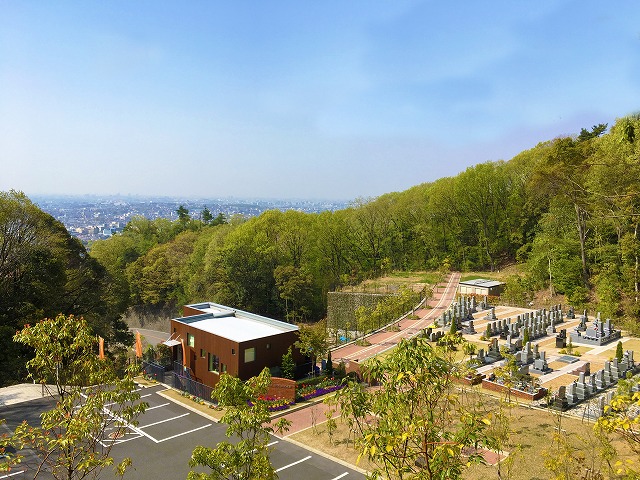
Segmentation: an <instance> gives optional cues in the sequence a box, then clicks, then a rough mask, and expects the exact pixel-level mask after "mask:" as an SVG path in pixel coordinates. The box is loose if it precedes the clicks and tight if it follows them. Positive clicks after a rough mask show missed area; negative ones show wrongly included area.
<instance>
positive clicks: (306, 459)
mask: <svg viewBox="0 0 640 480" xmlns="http://www.w3.org/2000/svg"><path fill="white" fill-rule="evenodd" d="M164 389H165V387H163V386H162V385H156V386H154V387H150V388H143V389H141V390H140V395H141V397H142V398H141V401H145V402H147V403H148V404H149V408H148V409H147V411H146V412H145V413H144V415H142V416H141V417H140V418H139V424H138V425H137V426H135V427H134V426H131V427H129V429H128V432H127V434H126V435H125V436H124V437H122V438H120V439H118V440H116V441H115V445H114V446H113V449H112V452H111V453H112V456H113V457H114V458H115V460H116V462H119V461H120V460H122V459H123V458H125V457H130V458H131V459H132V460H133V466H132V467H131V470H129V471H128V473H127V475H126V478H131V479H169V480H173V479H184V478H186V477H187V473H188V472H189V465H188V462H189V458H190V457H191V452H192V451H193V449H194V448H195V447H196V446H197V445H204V446H209V447H215V445H216V444H217V443H218V442H220V441H222V440H227V437H226V436H225V431H226V426H225V425H222V424H218V423H216V422H214V421H213V420H212V419H211V418H209V417H207V416H204V415H200V414H198V413H195V412H194V411H191V410H189V409H187V408H186V407H185V406H183V405H180V404H177V403H173V402H172V401H170V400H169V399H167V398H166V397H163V396H161V395H159V394H158V392H160V391H161V390H164ZM52 405H53V402H52V400H50V399H47V398H45V399H40V400H33V401H29V402H23V403H20V404H17V405H12V406H11V407H2V408H0V418H6V420H7V425H6V426H2V427H1V428H0V433H3V431H7V428H15V426H16V425H17V424H18V423H20V422H21V421H22V419H25V418H26V419H28V421H29V422H30V423H32V424H37V422H38V419H39V414H40V413H41V412H42V411H43V410H45V409H48V408H51V406H52ZM270 445H271V447H272V453H271V461H272V464H273V465H274V467H275V468H276V470H277V471H278V475H279V478H280V479H282V480H298V479H300V478H304V479H305V480H337V479H342V478H344V479H345V480H350V479H363V478H364V475H363V474H361V473H360V472H358V471H356V470H354V469H352V468H349V467H345V466H344V465H342V464H341V463H338V462H336V461H334V460H333V459H330V458H327V457H324V456H322V455H319V454H317V453H316V452H311V451H309V450H306V449H305V448H303V447H301V446H299V445H295V444H293V443H291V442H288V441H286V439H281V438H277V437H275V436H274V437H272V440H271V444H270ZM30 460H31V461H29V462H27V463H26V464H25V465H24V466H21V467H20V468H19V469H14V471H13V472H11V473H8V474H6V473H0V480H4V479H6V480H19V479H20V480H21V479H28V478H33V475H31V476H29V472H30V471H33V469H34V468H35V465H36V464H35V462H34V461H33V459H30ZM203 471H205V470H203ZM7 475H11V476H7ZM42 478H45V477H42ZM99 478H101V479H103V480H111V479H115V478H116V477H115V476H114V474H113V472H112V471H111V470H110V469H105V470H103V472H102V474H101V475H100V477H99Z"/></svg>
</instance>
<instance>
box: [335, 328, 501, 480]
mask: <svg viewBox="0 0 640 480" xmlns="http://www.w3.org/2000/svg"><path fill="white" fill-rule="evenodd" d="M463 372H464V370H463V369H462V367H461V364H458V363H456V362H454V361H453V356H452V355H451V354H450V351H449V350H448V349H446V348H439V347H434V346H432V345H431V344H430V343H429V342H428V341H427V340H426V339H425V338H422V337H419V338H414V339H411V340H403V341H402V342H401V343H400V344H399V345H398V347H397V348H396V349H394V350H393V351H392V352H391V353H390V354H389V355H387V356H386V357H384V358H382V359H378V358H374V359H371V360H368V361H367V362H366V363H365V364H364V365H363V366H362V375H363V377H364V378H365V379H366V380H367V381H368V382H369V383H377V384H379V385H380V387H379V388H378V389H375V390H373V391H372V390H368V389H366V388H364V387H363V386H362V385H361V384H360V383H356V382H349V384H348V386H347V388H344V389H342V390H341V391H340V392H339V393H338V395H337V401H338V402H339V403H340V406H341V409H342V410H341V411H342V417H343V418H344V419H345V420H346V421H347V422H350V423H351V425H352V428H353V429H355V431H356V432H357V436H356V446H357V447H358V448H359V449H360V452H361V457H366V458H368V459H369V460H371V461H372V462H373V463H374V465H375V468H374V469H373V471H372V473H371V478H407V479H408V478H416V479H417V478H424V479H438V478H439V479H451V478H460V476H461V474H462V472H463V470H464V467H465V466H466V465H467V464H468V462H470V461H481V457H480V456H478V455H476V453H475V448H476V447H478V446H482V445H485V444H486V443H489V441H490V439H489V437H488V435H487V433H486V429H487V427H488V426H489V425H490V424H491V421H490V420H489V419H488V418H487V412H480V411H477V410H475V409H473V408H471V407H470V406H469V405H466V404H465V402H464V401H463V399H462V396H461V395H460V393H459V392H457V391H456V389H455V388H453V380H454V379H455V378H459V377H460V376H461V375H463ZM467 447H468V448H469V451H466V450H465V449H466V448H467Z"/></svg>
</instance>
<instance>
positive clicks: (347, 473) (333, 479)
mask: <svg viewBox="0 0 640 480" xmlns="http://www.w3.org/2000/svg"><path fill="white" fill-rule="evenodd" d="M347 475H349V472H344V473H343V474H342V475H338V476H337V477H334V478H332V479H331V480H338V479H339V478H342V477H346V476H347Z"/></svg>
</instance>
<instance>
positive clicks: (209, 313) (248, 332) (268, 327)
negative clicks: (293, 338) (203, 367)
mask: <svg viewBox="0 0 640 480" xmlns="http://www.w3.org/2000/svg"><path fill="white" fill-rule="evenodd" d="M187 306H188V307H190V308H193V309H195V310H198V311H201V312H202V314H199V315H191V316H188V317H182V318H175V319H174V320H176V321H178V322H181V323H185V324H188V325H189V326H191V327H194V328H197V329H198V330H202V331H204V332H208V333H212V334H214V335H217V336H219V337H223V338H226V339H228V340H232V341H234V342H238V343H240V342H246V341H249V340H257V339H259V338H265V337H271V336H273V335H278V334H281V333H285V332H291V331H297V330H298V327H297V326H295V325H291V324H290V323H285V322H281V321H279V320H274V319H272V318H268V317H263V316H261V315H256V314H253V313H249V312H244V311H242V310H237V309H232V308H229V307H225V306H224V305H218V304H215V303H201V304H194V305H187Z"/></svg>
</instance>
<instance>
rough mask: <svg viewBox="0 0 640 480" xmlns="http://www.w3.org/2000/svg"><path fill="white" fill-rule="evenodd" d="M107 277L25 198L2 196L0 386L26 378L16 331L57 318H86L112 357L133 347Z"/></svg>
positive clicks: (15, 194)
mask: <svg viewBox="0 0 640 480" xmlns="http://www.w3.org/2000/svg"><path fill="white" fill-rule="evenodd" d="M126 307H127V305H126V304H125V303H118V301H117V300H116V297H115V296H114V283H113V280H112V279H111V278H110V276H109V275H108V273H107V271H106V270H105V269H104V268H103V267H102V265H100V263H99V262H97V261H96V260H95V259H94V258H93V257H91V256H89V255H88V254H87V251H86V250H85V248H84V247H83V246H82V244H81V243H80V241H78V240H76V239H74V238H72V237H71V236H70V235H69V233H68V232H67V230H66V229H65V228H64V226H63V225H62V224H61V223H60V222H58V221H56V220H55V219H54V218H53V217H51V216H50V215H48V214H46V213H44V212H43V211H42V210H40V209H39V208H38V207H37V206H36V205H34V204H33V203H32V202H31V201H30V200H29V199H28V198H27V197H26V196H25V195H24V194H22V193H18V192H14V191H11V192H0V365H2V369H0V386H4V385H8V384H11V383H13V382H15V381H17V380H19V379H23V378H25V377H26V370H25V363H26V361H27V360H28V359H30V358H31V356H32V352H31V351H30V350H29V349H28V348H27V347H24V346H21V345H20V344H17V343H15V342H14V341H13V336H14V334H15V333H16V331H17V330H20V329H22V328H23V327H24V326H25V325H26V324H29V323H31V324H34V323H36V322H38V321H40V320H42V319H43V318H45V317H50V318H54V317H55V316H56V315H58V314H59V313H63V314H65V315H71V314H74V315H78V316H84V317H85V319H86V320H87V321H88V323H89V324H90V325H91V327H92V328H93V330H94V332H96V333H97V334H99V335H100V336H102V337H103V338H105V339H106V340H107V341H108V342H109V344H110V345H111V348H112V352H114V353H116V352H117V351H118V347H119V346H120V347H122V346H124V345H126V344H130V343H131V340H132V338H131V335H130V333H129V330H128V328H127V326H126V325H125V324H124V323H123V322H122V321H121V316H122V313H123V312H124V309H125V308H126Z"/></svg>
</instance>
